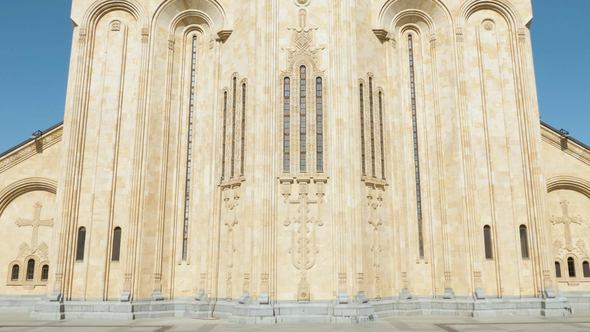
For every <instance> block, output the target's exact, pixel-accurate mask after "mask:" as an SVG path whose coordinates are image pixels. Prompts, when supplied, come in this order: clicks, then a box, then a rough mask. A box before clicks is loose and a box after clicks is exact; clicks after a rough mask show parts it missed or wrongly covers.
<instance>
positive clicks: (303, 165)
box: [299, 66, 307, 172]
mask: <svg viewBox="0 0 590 332" xmlns="http://www.w3.org/2000/svg"><path fill="white" fill-rule="evenodd" d="M299 171H300V172H306V171H307V70H306V68H305V66H301V67H300V68H299Z"/></svg>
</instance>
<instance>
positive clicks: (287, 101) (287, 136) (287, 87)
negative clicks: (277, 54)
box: [283, 77, 291, 173]
mask: <svg viewBox="0 0 590 332" xmlns="http://www.w3.org/2000/svg"><path fill="white" fill-rule="evenodd" d="M290 171H291V79H290V78H288V77H285V80H284V82H283V172H285V173H289V172H290Z"/></svg>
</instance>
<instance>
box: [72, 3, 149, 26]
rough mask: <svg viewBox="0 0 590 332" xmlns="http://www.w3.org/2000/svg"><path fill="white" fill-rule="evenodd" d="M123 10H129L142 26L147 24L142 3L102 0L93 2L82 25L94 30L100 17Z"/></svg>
mask: <svg viewBox="0 0 590 332" xmlns="http://www.w3.org/2000/svg"><path fill="white" fill-rule="evenodd" d="M115 10H121V11H124V12H127V13H129V14H131V15H132V16H133V18H135V20H136V21H138V22H139V23H140V26H142V27H145V26H147V17H146V16H145V11H144V9H143V7H142V6H141V4H140V3H139V2H137V1H136V0H102V1H96V2H95V3H93V4H92V5H91V6H90V7H88V9H87V10H86V13H85V14H84V19H83V21H82V22H83V23H82V27H85V28H87V29H91V31H92V30H94V28H95V27H96V24H97V23H98V22H99V21H100V19H101V18H102V17H103V16H105V15H106V14H108V13H109V12H112V11H115Z"/></svg>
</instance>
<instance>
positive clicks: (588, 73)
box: [0, 0, 590, 152]
mask: <svg viewBox="0 0 590 332" xmlns="http://www.w3.org/2000/svg"><path fill="white" fill-rule="evenodd" d="M3 2H6V3H3V4H2V10H1V11H0V152H1V151H4V150H6V149H8V148H10V147H12V146H14V145H15V144H18V143H19V142H21V141H22V140H24V139H26V138H28V137H30V134H31V133H32V132H34V131H35V130H37V129H45V128H48V127H50V126H52V125H53V124H55V123H57V122H60V121H62V118H63V109H64V101H65V95H66V82H67V72H68V63H69V57H70V43H71V29H72V27H71V22H70V20H69V12H70V1H69V0H26V1H21V0H19V1H14V0H12V1H6V0H4V1H3ZM564 2H567V5H565V4H564ZM533 7H534V11H535V13H534V15H535V18H534V20H533V30H532V31H533V49H534V57H535V69H536V76H537V77H536V78H537V89H538V95H539V107H540V111H541V117H542V119H543V120H544V121H546V122H548V123H550V124H552V125H553V126H555V127H558V128H565V129H567V130H568V131H569V132H570V133H571V134H572V135H573V136H575V137H577V138H578V139H580V140H582V141H584V142H585V143H587V144H590V41H589V36H590V23H589V20H588V16H587V15H588V13H589V12H590V1H589V0H567V1H563V2H562V1H550V0H533ZM571 8H576V10H571ZM22 13H27V15H26V16H27V17H26V20H25V21H23V18H22Z"/></svg>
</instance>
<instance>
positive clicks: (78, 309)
mask: <svg viewBox="0 0 590 332" xmlns="http://www.w3.org/2000/svg"><path fill="white" fill-rule="evenodd" d="M573 299H574V301H575V303H579V304H580V305H585V304H586V303H590V297H588V298H586V297H580V296H579V297H574V298H573ZM5 301H9V300H5ZM15 301H16V302H18V299H17V298H11V299H10V302H11V303H14V302H15ZM31 301H33V300H32V299H26V298H23V299H22V301H21V302H22V303H23V304H22V305H18V304H15V305H14V306H12V307H10V308H8V310H7V311H6V312H10V310H11V309H14V310H13V312H17V311H18V310H19V308H30V312H31V317H32V318H35V319H39V320H59V319H106V320H132V319H148V318H167V317H170V318H173V317H189V318H195V319H205V318H207V317H208V316H209V310H210V309H211V308H214V316H215V317H217V318H224V319H229V320H231V321H234V322H236V323H245V324H275V323H293V322H314V323H318V322H321V323H345V322H346V323H359V322H363V321H370V320H373V319H375V318H383V317H391V316H423V315H437V316H463V317H500V316H553V317H554V316H568V315H571V314H573V309H572V304H571V303H570V302H569V300H568V298H564V297H560V298H556V299H540V298H523V299H486V300H469V299H452V300H440V299H411V300H397V299H387V300H371V301H369V303H366V304H359V303H351V304H336V303H335V302H328V301H323V302H322V301H317V302H309V303H298V302H279V303H275V304H273V305H260V304H240V303H238V302H237V301H225V300H224V301H217V302H212V303H210V304H209V303H201V302H197V301H187V300H176V301H137V302H132V303H127V302H114V301H113V302H101V301H68V302H65V303H58V302H49V301H47V300H37V302H36V303H34V305H31ZM1 303H2V298H0V304H1ZM27 303H28V304H27ZM21 312H22V311H21Z"/></svg>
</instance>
